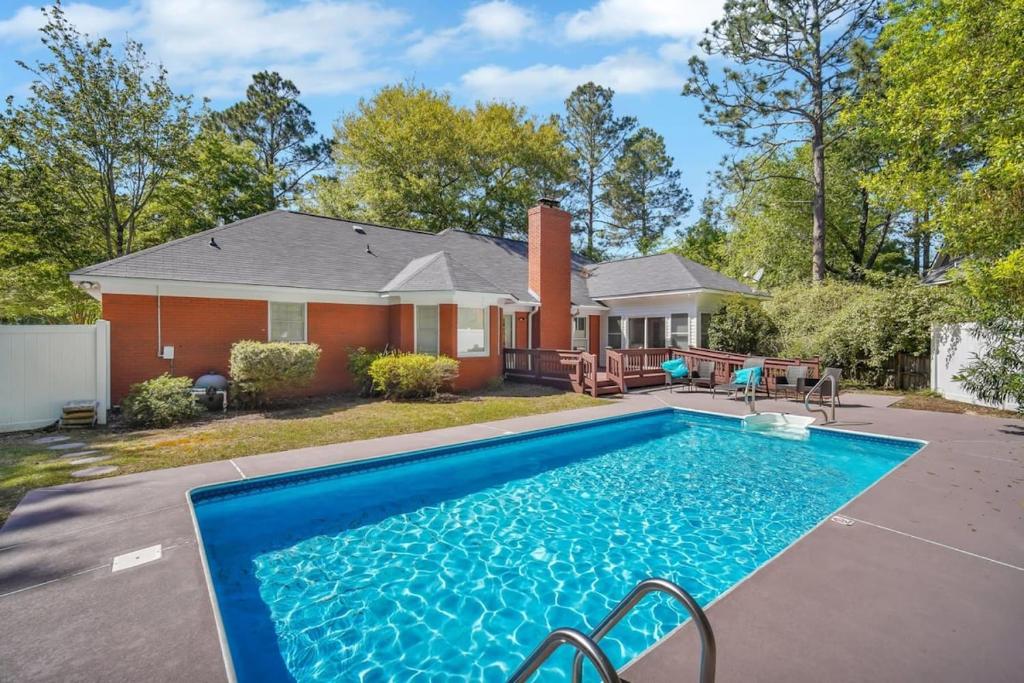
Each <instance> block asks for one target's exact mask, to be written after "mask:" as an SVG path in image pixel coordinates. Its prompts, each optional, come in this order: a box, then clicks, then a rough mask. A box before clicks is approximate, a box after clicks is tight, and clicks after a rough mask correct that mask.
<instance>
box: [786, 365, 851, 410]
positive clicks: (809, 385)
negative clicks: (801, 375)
mask: <svg viewBox="0 0 1024 683" xmlns="http://www.w3.org/2000/svg"><path fill="white" fill-rule="evenodd" d="M828 375H832V376H833V377H835V378H836V405H840V406H841V405H843V402H842V401H840V400H839V386H840V385H841V384H842V380H843V369H842V368H825V372H823V373H822V374H821V377H826V376H828ZM821 377H819V378H818V379H813V378H812V379H804V381H803V382H802V384H801V385H800V387H799V389H798V390H797V396H798V397H799V398H803V397H804V396H806V395H807V392H809V391H810V390H811V389H813V388H814V385H815V384H817V383H818V382H819V381H820V379H821ZM831 389H832V387H831V386H829V385H827V384H826V385H823V386H822V387H821V389H819V390H818V405H824V404H825V394H824V393H823V392H826V391H831Z"/></svg>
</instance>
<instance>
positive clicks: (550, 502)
mask: <svg viewBox="0 0 1024 683" xmlns="http://www.w3.org/2000/svg"><path fill="white" fill-rule="evenodd" d="M921 445H922V444H921V442H915V441H905V440H897V439H889V438H883V437H874V436H868V435H857V434H849V433H843V432H836V431H832V430H822V429H813V430H811V435H810V438H809V439H807V440H805V441H793V440H784V439H778V438H774V437H772V436H770V435H763V434H756V433H749V432H744V431H741V429H740V421H739V420H738V419H737V418H733V417H726V416H718V415H712V414H707V413H697V412H692V411H683V410H677V409H669V408H666V409H662V410H657V411H649V412H645V413H640V414H636V415H631V416H626V417H620V418H613V419H608V420H601V421H597V422H590V423H582V424H577V425H572V426H569V427H561V428H556V429H551V430H542V431H538V432H530V433H525V434H517V435H514V436H507V437H498V438H496V439H489V440H485V441H478V442H472V443H469V444H460V445H456V446H450V447H445V448H439V449H431V450H428V451H420V452H416V453H407V454H401V455H397V456H390V457H386V458H377V459H374V460H369V461H361V462H357V463H350V464H345V465H339V466H334V467H329V468H319V469H315V470H306V471H301V472H297V473H290V474H284V475H276V476H272V477H264V478H260V479H252V480H247V481H244V482H233V483H229V484H222V485H217V486H208V487H203V488H200V489H196V490H194V491H192V492H190V498H191V501H192V504H193V510H194V514H195V518H196V524H197V529H198V531H199V533H200V537H201V544H202V547H203V550H204V554H205V562H206V566H207V570H208V578H209V581H210V583H211V589H212V591H213V594H214V596H215V603H216V608H217V610H218V612H219V621H220V624H221V628H222V630H223V638H224V640H225V645H226V649H227V650H228V651H229V653H230V655H229V662H230V664H229V666H230V665H233V669H234V673H235V675H236V676H237V678H238V679H239V680H241V681H265V680H296V681H338V680H346V681H348V680H362V681H405V680H416V681H503V680H505V678H506V677H507V676H508V675H509V674H510V673H511V672H512V671H513V670H514V669H515V668H516V666H518V664H519V663H520V662H521V661H522V659H523V658H524V657H525V656H526V655H527V654H529V653H530V652H531V651H532V650H533V648H534V647H535V646H536V645H537V644H538V643H539V642H540V641H541V639H542V638H543V637H544V636H545V635H546V634H547V633H548V632H549V631H550V630H551V629H553V628H555V627H559V626H572V627H576V628H579V629H581V630H583V631H589V630H590V629H591V628H593V627H594V626H595V625H596V624H597V622H598V621H600V619H601V618H602V617H603V616H604V615H605V614H606V613H607V611H608V610H609V609H610V608H611V607H612V606H613V605H614V604H615V603H616V602H617V601H618V600H619V599H621V598H622V597H623V596H624V595H625V594H626V593H627V592H628V591H629V590H630V589H631V588H632V587H633V586H634V585H635V584H636V583H637V582H638V581H640V580H641V579H643V578H646V577H648V576H663V577H665V578H668V579H670V580H672V581H675V582H676V583H678V584H680V585H681V586H682V587H683V588H685V589H686V590H688V591H689V592H690V593H692V594H693V595H694V597H695V598H696V599H697V600H698V601H699V602H700V603H701V604H705V605H706V604H707V603H708V602H710V601H711V600H713V599H714V598H715V597H716V596H718V595H720V594H722V593H723V592H724V591H726V590H728V589H729V588H730V587H732V586H733V585H735V584H736V583H737V582H739V581H741V580H742V579H743V578H745V577H746V576H748V575H749V574H750V573H751V572H753V571H754V570H755V569H756V568H757V567H759V566H760V565H762V564H763V563H764V562H766V561H767V560H769V559H771V558H772V557H773V556H774V555H776V554H777V553H778V552H780V551H781V550H783V549H784V548H785V547H786V546H788V545H789V544H791V543H792V542H793V541H795V540H796V539H797V538H799V537H800V536H801V535H802V534H804V533H806V532H807V531H808V530H810V529H811V528H812V527H814V526H815V525H816V524H818V523H819V522H821V521H822V520H823V519H825V518H826V517H827V516H828V515H829V514H830V513H832V512H833V511H835V510H836V509H837V508H839V507H841V506H842V505H843V504H844V503H846V502H847V501H849V500H850V499H851V498H853V497H854V496H856V495H857V494H858V493H860V492H861V491H863V490H864V489H865V488H867V487H868V486H870V485H871V484H872V483H874V482H875V481H877V480H878V479H879V478H880V477H881V476H883V475H884V474H886V473H887V472H888V471H890V470H891V469H893V468H894V467H896V466H897V465H899V464H900V463H901V462H903V461H904V460H905V459H906V458H908V457H910V456H911V455H912V454H913V453H914V452H915V451H917V450H918V449H919V448H920V447H921ZM684 618H685V615H684V613H683V612H682V610H681V609H680V608H677V607H676V606H674V605H673V604H671V603H670V602H668V601H667V600H663V599H661V598H660V597H649V598H648V599H647V600H646V601H645V602H644V603H643V604H642V605H641V606H640V607H639V608H637V609H636V610H635V611H634V612H633V613H632V614H631V615H630V616H629V617H627V619H626V620H625V621H623V622H622V623H621V624H620V625H619V626H618V627H616V629H615V630H614V631H613V632H612V633H611V634H610V635H609V636H608V637H607V638H606V639H605V640H604V641H602V646H603V647H604V648H605V649H606V651H607V652H608V655H609V657H610V658H611V659H612V661H613V662H614V663H615V664H616V665H617V666H622V665H624V664H625V663H626V662H628V661H629V660H630V659H632V658H633V657H635V656H636V655H637V654H639V653H640V652H641V651H643V650H644V649H646V648H647V647H649V646H650V645H652V644H653V643H654V642H655V641H656V640H657V639H658V638H660V637H662V636H664V635H665V634H667V633H668V632H669V631H671V630H672V629H673V628H675V627H676V626H677V625H678V624H679V623H681V621H682V620H683V619H684ZM568 661H569V655H568V653H561V654H560V655H558V656H556V657H555V658H553V659H552V660H551V664H550V666H547V667H545V668H544V669H543V670H542V672H543V677H542V678H541V679H540V680H545V681H549V680H567V678H568V675H567V674H568Z"/></svg>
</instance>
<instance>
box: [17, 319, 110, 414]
mask: <svg viewBox="0 0 1024 683" xmlns="http://www.w3.org/2000/svg"><path fill="white" fill-rule="evenodd" d="M68 401H99V411H98V418H99V422H100V424H106V421H107V408H108V407H109V406H110V323H108V322H107V321H105V320H101V321H99V322H97V323H96V324H95V325H0V432H10V431H15V430H19V429H33V428H36V427H44V426H46V425H48V424H52V423H53V422H56V421H57V420H58V419H60V416H61V408H62V407H63V405H64V404H65V403H66V402H68Z"/></svg>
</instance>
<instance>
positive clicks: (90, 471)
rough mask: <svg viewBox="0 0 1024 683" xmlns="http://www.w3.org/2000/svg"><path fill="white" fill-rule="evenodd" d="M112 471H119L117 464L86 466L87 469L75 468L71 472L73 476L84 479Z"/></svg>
mask: <svg viewBox="0 0 1024 683" xmlns="http://www.w3.org/2000/svg"><path fill="white" fill-rule="evenodd" d="M111 472H117V466H116V465H100V466H99V467H86V468H85V469H81V470H75V471H74V472H72V473H71V476H72V477H76V478H78V479H82V478H85V477H98V476H100V475H101V474H110V473H111Z"/></svg>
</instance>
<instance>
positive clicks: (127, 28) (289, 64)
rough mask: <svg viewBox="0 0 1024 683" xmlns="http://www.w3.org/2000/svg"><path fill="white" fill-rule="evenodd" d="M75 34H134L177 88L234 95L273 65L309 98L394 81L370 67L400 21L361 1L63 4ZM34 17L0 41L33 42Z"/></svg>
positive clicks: (17, 23) (1, 26) (19, 18)
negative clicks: (116, 6)
mask: <svg viewBox="0 0 1024 683" xmlns="http://www.w3.org/2000/svg"><path fill="white" fill-rule="evenodd" d="M65 11H66V13H67V15H68V18H69V19H70V20H71V22H72V23H74V24H75V25H76V26H77V27H78V28H79V30H81V31H84V32H88V33H90V34H93V35H106V36H108V37H110V38H111V39H113V40H114V41H115V42H117V38H118V37H119V36H118V35H117V34H118V33H127V34H129V35H130V36H131V37H133V38H137V39H139V40H140V41H141V42H142V43H143V44H144V45H145V46H146V51H147V52H148V53H149V54H150V56H151V57H152V58H153V59H154V60H158V61H160V62H162V63H163V64H164V66H166V67H167V69H168V71H169V72H170V74H171V77H172V79H173V80H174V82H175V83H176V84H178V85H182V86H186V87H188V88H190V89H192V90H193V91H194V92H195V93H196V94H197V95H201V96H208V97H236V96H238V95H240V94H241V93H242V92H243V91H244V89H245V86H246V85H247V84H248V82H249V79H250V77H251V76H252V74H253V73H254V72H256V71H260V70H264V69H270V70H277V71H279V72H280V73H281V75H282V76H284V77H285V78H288V79H291V80H292V81H294V82H295V84H296V85H297V86H298V87H299V89H300V90H302V92H303V93H309V94H333V93H340V92H349V91H354V90H358V89H360V88H362V87H364V86H366V85H372V84H377V83H382V82H385V81H387V80H391V79H393V78H395V77H396V74H394V73H392V72H391V71H390V70H389V69H386V68H381V67H380V66H378V64H379V62H380V61H382V60H381V59H380V58H379V54H380V53H381V52H382V51H383V50H385V49H388V48H389V47H390V46H391V44H393V40H394V34H395V32H396V30H397V29H399V28H400V27H401V26H403V25H404V24H405V23H406V22H407V17H406V16H405V15H404V14H403V13H402V12H399V11H397V10H392V9H387V8H384V7H381V6H379V5H377V4H372V3H369V2H363V1H362V0H350V1H344V0H303V1H302V2H298V3H297V4H294V5H291V6H283V7H282V6H281V5H280V4H279V3H276V2H271V1H269V0H173V2H169V1H168V0H135V1H134V2H131V3H130V4H128V5H126V6H124V7H121V8H119V9H114V10H108V9H104V8H101V7H98V6H96V5H90V4H88V3H74V4H69V5H65ZM42 19H43V16H42V13H41V12H39V11H38V10H36V9H33V8H30V7H24V8H21V9H19V10H18V12H16V13H15V14H14V15H13V16H12V17H11V18H10V19H7V20H5V21H0V39H3V38H4V37H7V36H10V37H18V38H24V37H31V38H33V39H34V38H35V36H36V33H35V31H36V30H37V29H38V27H39V26H40V25H42Z"/></svg>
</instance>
